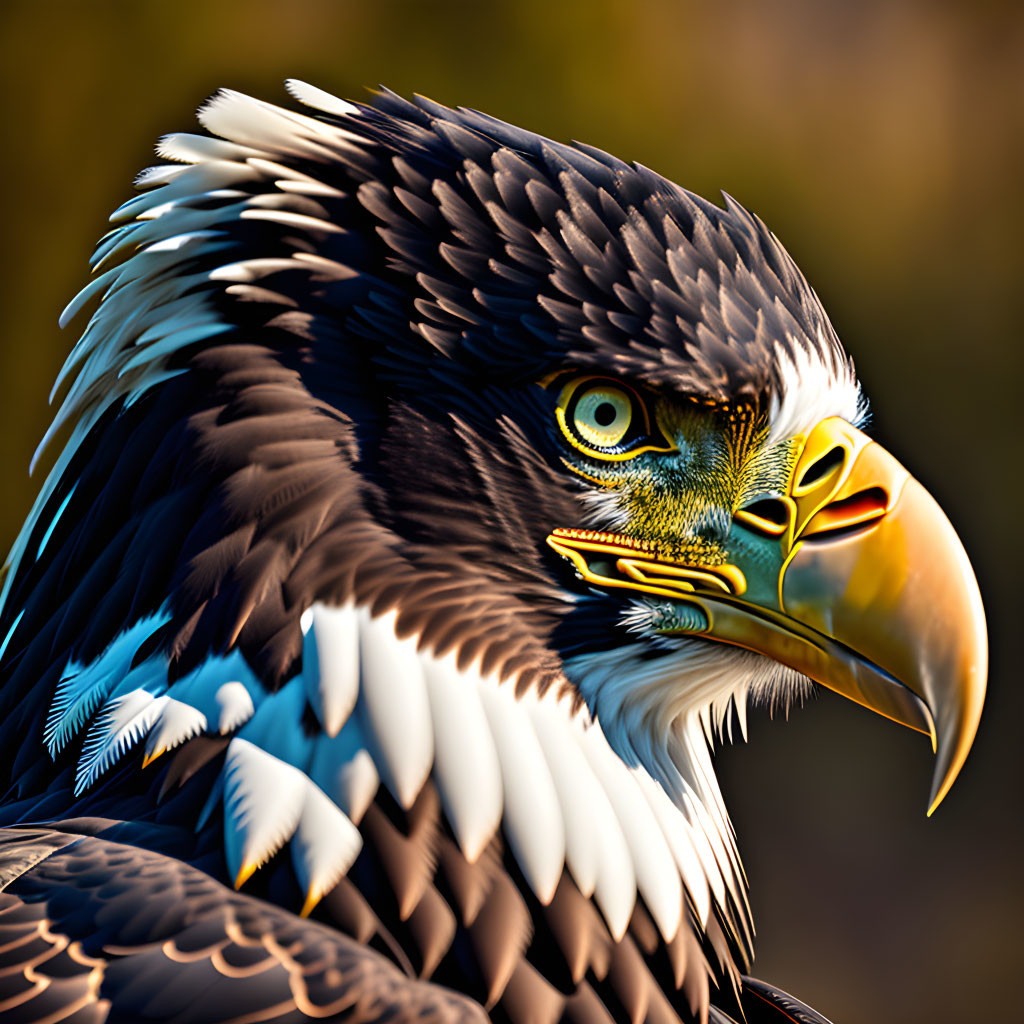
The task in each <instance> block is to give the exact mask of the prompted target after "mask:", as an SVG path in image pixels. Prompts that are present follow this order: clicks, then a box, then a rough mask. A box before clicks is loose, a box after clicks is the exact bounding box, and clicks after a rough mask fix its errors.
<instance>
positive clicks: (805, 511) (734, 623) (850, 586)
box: [548, 418, 988, 814]
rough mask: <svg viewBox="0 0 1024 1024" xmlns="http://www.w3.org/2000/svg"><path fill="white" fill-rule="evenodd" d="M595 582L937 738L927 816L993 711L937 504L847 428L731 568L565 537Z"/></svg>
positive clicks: (764, 519) (744, 514)
mask: <svg viewBox="0 0 1024 1024" xmlns="http://www.w3.org/2000/svg"><path fill="white" fill-rule="evenodd" d="M548 543H549V544H550V545H551V547H552V548H554V550H555V551H557V552H558V553H559V554H561V555H563V556H564V557H565V558H567V559H569V560H570V561H571V562H572V563H573V564H574V565H575V567H576V570H577V572H578V573H579V574H580V575H581V576H582V577H583V578H584V579H586V580H588V581H589V582H591V583H593V584H595V585H596V586H600V587H619V588H625V589H629V590H634V591H640V592H642V593H647V594H655V595H658V596H661V597H667V598H669V599H670V600H671V601H672V602H673V606H674V607H677V608H678V609H679V614H678V616H677V617H676V621H675V622H674V623H673V624H672V625H670V626H669V627H667V628H666V629H665V630H664V631H665V632H676V633H686V634H691V635H701V636H705V637H707V638H709V639H713V640H718V641H721V642H724V643H729V644H734V645H737V646H740V647H744V648H747V649H748V650H752V651H756V652H758V653H760V654H764V655H766V656H767V657H769V658H772V659H773V660H775V661H777V662H779V663H780V664H783V665H787V666H789V667H790V668H793V669H795V670H796V671H798V672H801V673H803V674H804V675H807V676H809V677H810V678H811V679H813V680H814V681H815V682H817V683H820V684H822V685H823V686H827V687H829V688H830V689H832V690H835V691H836V692H837V693H840V694H842V695H843V696H845V697H849V698H850V699H852V700H855V701H857V703H859V704H863V705H864V706H865V707H868V708H871V709H872V710H873V711H877V712H879V713H880V714H882V715H885V716H886V717H888V718H891V719H893V720H894V721H897V722H901V723H902V724H904V725H907V726H909V727H910V728H913V729H916V730H918V731H920V732H924V733H926V734H928V735H929V736H930V738H931V741H932V749H933V751H934V752H935V753H936V756H937V760H936V766H935V773H934V777H933V781H932V790H931V796H930V799H929V808H928V813H929V814H931V813H932V812H933V811H934V810H935V808H936V807H937V806H938V805H939V803H941V801H942V799H943V797H944V796H945V795H946V793H947V792H948V791H949V788H950V787H951V786H952V784H953V781H954V780H955V779H956V776H957V774H958V773H959V771H960V768H961V767H962V766H963V763H964V761H965V759H966V758H967V753H968V751H969V750H970V747H971V743H972V742H973V740H974V735H975V732H976V731H977V728H978V720H979V718H980V717H981V708H982V704H983V702H984V698H985V679H986V673H987V667H988V642H987V635H986V630H985V613H984V609H983V607H982V603H981V595H980V593H979V592H978V584H977V581H976V580H975V578H974V573H973V572H972V570H971V566H970V563H969V562H968V560H967V555H966V554H965V552H964V549H963V546H962V545H961V543H960V540H959V538H958V537H957V535H956V533H955V532H954V530H953V527H952V526H951V525H950V523H949V520H948V519H947V518H946V517H945V515H944V514H943V513H942V510H941V509H940V508H939V506H938V504H937V503H936V502H935V500H934V499H933V498H932V497H931V495H929V494H928V492H927V491H926V490H925V489H924V488H923V487H922V486H921V485H920V484H919V483H918V482H917V481H916V480H914V479H913V478H912V477H911V476H910V474H909V473H907V471H906V470H905V469H904V468H903V467H902V466H901V465H900V464H899V463H898V462H897V461H896V460H895V459H894V458H893V457H892V456H891V455H890V454H889V453H888V452H887V451H885V449H884V448H882V447H881V445H879V444H877V443H875V442H874V441H871V440H870V439H869V438H868V437H867V436H866V435H864V434H862V433H861V432H860V431H859V430H857V429H856V428H855V427H853V426H851V425H850V424H849V423H847V422H846V421H845V420H841V419H838V418H831V419H827V420H824V421H822V422H821V423H819V424H818V425H817V426H816V427H815V428H814V429H813V430H812V431H811V432H810V434H809V435H807V437H806V438H804V439H803V440H802V443H801V444H800V448H799V455H798V457H797V460H796V463H795V466H794V468H793V472H792V474H791V476H790V479H789V485H788V488H787V493H786V494H785V495H782V496H780V497H779V498H777V499H772V500H771V501H770V502H763V501H762V502H758V503H757V504H756V505H754V506H751V508H750V509H749V510H740V511H739V512H737V513H736V516H735V520H734V524H733V529H732V532H731V533H730V537H729V557H730V562H729V563H728V564H724V565H715V566H710V565H692V564H682V563H679V562H674V561H669V560H667V559H665V558H663V557H661V556H659V554H658V553H657V552H656V550H654V548H653V547H651V546H650V545H646V544H644V543H643V542H642V541H638V540H636V539H633V538H629V537H625V536H617V535H614V534H605V533H596V532H593V531H585V530H556V531H554V532H553V533H552V534H551V535H550V536H549V537H548Z"/></svg>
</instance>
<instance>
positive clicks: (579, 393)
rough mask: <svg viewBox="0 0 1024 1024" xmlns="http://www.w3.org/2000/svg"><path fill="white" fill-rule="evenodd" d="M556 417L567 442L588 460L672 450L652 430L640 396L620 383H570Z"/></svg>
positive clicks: (588, 380)
mask: <svg viewBox="0 0 1024 1024" xmlns="http://www.w3.org/2000/svg"><path fill="white" fill-rule="evenodd" d="M556 415H557V417H558V425H559V426H560V427H561V430H562V434H563V435H564V436H565V438H566V440H567V441H568V442H569V443H570V444H571V445H572V446H573V447H574V448H577V449H579V450H580V451H581V452H583V453H584V454H585V455H589V456H590V457H591V458H595V459H605V460H612V461H618V460H621V459H631V458H633V456H635V455H639V454H640V453H641V452H645V451H671V450H672V446H671V445H669V444H668V443H667V442H666V441H665V439H664V438H663V437H661V435H660V432H659V431H658V430H657V429H656V428H652V425H651V415H650V412H649V411H648V408H647V403H646V402H645V401H644V399H643V397H642V396H641V395H640V393H639V392H638V391H636V390H635V389H634V388H632V387H629V386H628V385H626V384H622V383H620V382H619V381H614V380H608V379H605V378H601V377H577V378H576V379H574V380H571V381H569V383H568V384H566V385H565V387H563V388H562V393H561V395H560V396H559V399H558V406H557V409H556ZM652 435H654V436H652Z"/></svg>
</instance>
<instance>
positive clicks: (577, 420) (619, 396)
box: [572, 384, 633, 448]
mask: <svg viewBox="0 0 1024 1024" xmlns="http://www.w3.org/2000/svg"><path fill="white" fill-rule="evenodd" d="M632 419H633V403H632V402H631V401H630V399H629V395H627V394H626V393H625V392H623V391H620V390H619V389H617V388H614V387H609V386H608V385H605V384H602V385H600V386H598V387H594V388H591V389H590V390H589V391H586V392H584V394H582V395H581V396H580V398H579V400H578V401H577V402H576V408H575V409H574V410H573V419H572V424H573V427H574V428H575V430H576V432H577V433H578V434H579V437H580V439H581V440H582V441H585V442H586V443H587V444H591V445H593V446H594V447H595V448H613V447H614V446H615V445H617V444H618V443H619V442H620V441H621V440H622V439H623V438H624V437H625V436H626V432H627V431H628V430H629V425H630V423H631V422H632Z"/></svg>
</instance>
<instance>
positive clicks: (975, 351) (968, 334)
mask: <svg viewBox="0 0 1024 1024" xmlns="http://www.w3.org/2000/svg"><path fill="white" fill-rule="evenodd" d="M0 31H2V39H0V82H2V89H0V106H2V118H3V122H2V123H3V137H4V140H5V141H4V153H3V160H2V163H0V175H2V192H0V195H2V196H3V220H2V224H3V245H4V250H3V256H2V257H0V259H2V273H0V290H2V295H0V302H2V309H3V312H4V323H3V335H2V337H0V467H2V469H3V472H4V475H3V481H4V483H3V489H2V503H0V506H2V507H0V545H2V546H5V547H6V546H7V545H8V544H9V542H10V541H11V540H12V539H13V537H14V534H15V532H16V530H17V527H18V525H19V523H20V521H21V519H22V517H23V516H24V514H25V512H26V511H27V509H28V506H29V504H30V501H31V498H32V495H33V493H34V489H35V487H36V486H37V483H38V481H30V480H29V478H28V475H27V466H28V461H29V458H30V455H31V452H32V450H33V448H34V446H35V443H36V441H37V440H38V438H39V437H40V436H41V435H42V433H43V431H44V429H45V426H46V423H47V421H48V417H49V415H50V410H49V409H48V408H47V405H46V394H47V392H48V390H49V387H50V383H51V381H52V380H53V378H54V376H55V374H56V372H57V370H58V368H59V366H60V364H61V362H62V360H63V358H64V355H65V354H66V352H67V351H68V350H69V348H70V346H71V344H72V342H73V340H74V338H73V336H71V335H70V334H64V335H62V334H61V333H60V332H59V331H58V330H57V327H56V317H57V313H58V312H59V310H60V309H61V307H62V306H63V305H64V303H65V302H66V301H67V300H68V299H69V298H70V296H71V295H72V294H73V293H74V292H75V291H76V290H77V288H78V287H79V286H80V285H81V284H82V283H83V282H84V280H85V275H86V265H85V261H86V257H87V255H88V253H89V251H90V250H91V247H92V244H93V242H94V240H95V239H96V238H97V237H98V236H99V235H100V234H101V233H102V232H103V231H104V230H105V217H106V214H107V212H108V211H109V210H111V209H112V208H113V207H114V206H116V205H117V204H118V203H120V202H121V201H122V200H123V199H124V198H125V197H126V196H127V194H128V192H129V184H130V181H131V178H132V176H133V174H134V173H135V171H136V170H138V169H139V168H141V167H143V166H145V165H146V164H147V163H148V162H150V159H151V152H152V149H151V147H152V143H153V141H154V140H155V138H156V137H157V136H158V135H159V134H161V133H163V132H167V131H172V130H182V129H184V130H187V129H189V128H191V127H192V126H193V120H192V112H193V110H194V108H195V107H196V106H197V105H198V104H199V103H200V102H201V101H202V100H203V99H204V98H205V97H206V96H207V95H208V94H209V93H211V92H212V91H213V90H214V89H216V88H217V87H219V86H221V85H230V86H234V87H237V88H242V89H246V90H250V91H254V92H256V93H258V94H259V95H261V96H263V97H265V98H269V99H280V98H282V97H283V95H284V94H283V89H282V88H281V85H280V82H281V80H282V79H283V78H284V77H286V76H297V77H301V78H306V79H308V80H310V81H312V82H315V83H316V84H319V85H320V86H322V87H324V88H327V89H330V90H332V91H336V92H339V93H342V94H348V95H355V96H359V95H360V94H361V92H360V91H361V89H362V87H363V86H364V85H374V84H376V83H378V82H383V83H385V84H387V85H389V86H390V87H391V88H393V89H395V90H397V91H399V92H404V93H411V92H416V91H418V92H422V93H425V94H427V95H429V96H431V97H432V98H434V99H437V100H440V101H443V102H446V103H449V104H464V105H467V106H473V107H477V108H479V109H483V110H486V111H488V112H489V113H492V114H494V115H496V116H498V117H501V118H504V119H506V120H510V121H513V122H516V123H519V124H522V125H524V126H526V127H529V128H532V129H534V130H536V131H539V132H541V133H543V134H546V135H549V136H552V137H554V138H556V139H573V138H576V139H580V140H582V141H585V142H588V143H591V144H593V145H597V146H600V147H602V148H604V149H607V150H610V151H612V152H614V153H616V154H617V155H619V156H621V157H624V158H626V159H632V160H637V161H639V162H641V163H644V164H646V165H648V166H650V167H653V168H655V169H656V170H658V171H660V172H661V173H663V174H665V175H667V176H668V177H670V178H673V179H675V180H677V181H679V182H680V183H682V184H684V185H686V186H688V187H689V188H691V189H694V190H695V191H698V192H701V193H703V194H704V195H707V196H709V197H712V198H714V197H716V196H717V193H718V190H719V189H724V190H726V191H728V192H729V193H730V194H732V195H734V196H736V197H737V198H738V199H739V200H740V201H741V202H743V203H744V204H745V205H747V206H748V207H750V208H751V209H753V210H755V211H756V212H757V213H759V214H760V215H761V216H762V217H763V218H764V219H765V220H766V221H767V222H768V224H769V225H770V226H771V227H772V228H773V229H774V230H775V232H776V233H777V234H778V235H779V237H780V238H781V239H782V240H783V242H784V243H785V244H786V245H787V247H788V248H789V250H790V252H791V253H792V254H793V255H794V257H795V258H796V259H797V262H798V263H799V264H800V265H801V267H802V268H803V270H804V272H805V273H806V274H807V276H808V278H809V279H810V280H811V282H812V284H813V285H814V286H815V287H816V288H817V290H818V292H819V294H820V295H821V297H822V299H823V301H824V303H825V306H826V308H827V309H828V310H829V311H830V314H831V316H832V319H833V322H834V323H835V325H836V328H837V330H838V331H839V334H840V336H841V337H842V338H843V339H844V340H845V342H846V344H847V346H848V347H849V349H850V350H851V352H852V353H853V354H854V356H855V359H856V361H857V365H858V368H859V370H860V374H861V377H862V379H863V381H864V383H865V385H866V388H867V390H868V392H869V394H870V396H871V398H872V401H873V406H874V411H875V419H874V430H875V433H876V435H877V436H878V437H879V438H880V439H881V440H882V441H883V442H884V443H886V444H887V445H888V446H889V447H890V448H891V449H892V450H893V451H894V452H895V454H896V455H897V456H898V457H899V458H900V459H901V460H902V461H904V462H905V463H906V464H907V465H908V466H909V467H911V468H912V469H913V471H914V472H915V473H916V475H917V476H918V477H919V478H920V479H921V480H923V481H924V482H925V484H926V485H927V486H929V487H930V488H931V489H932V490H933V492H934V493H935V494H936V496H937V497H938V498H939V500H940V502H941V503H942V504H943V505H944V506H945V508H946V509H947V511H948V513H949V515H950V518H951V519H952V520H953V522H954V523H955V524H957V527H958V529H959V530H960V532H961V536H962V537H963V540H964V543H965V545H966V547H967V550H968V552H969V553H970V555H971V557H972V559H973V560H974V563H975V566H976V568H977V572H978V576H979V579H980V581H981V586H982V591H983V594H984V596H985V599H986V604H987V608H988V614H989V619H990V625H991V636H992V642H993V659H992V673H991V680H990V696H989V701H988V705H987V709H986V713H985V717H984V720H983V721H982V725H981V730H980V732H979V735H978V740H977V743H976V747H975V751H974V753H973V754H972V755H971V758H970V760H969V761H968V763H967V765H966V768H965V770H964V772H963V774H962V776H961V779H960V781H959V783H958V784H957V786H956V787H954V789H953V791H952V793H951V795H950V796H949V798H948V799H947V800H946V803H945V804H944V806H943V807H942V808H941V809H940V811H939V812H938V813H937V815H936V816H935V817H934V818H933V819H932V820H930V821H926V820H925V817H924V803H925V798H926V795H927V789H928V777H929V772H930V756H929V751H928V748H927V744H926V743H924V742H923V741H922V740H921V739H920V738H919V737H918V736H916V735H914V734H911V733H909V732H905V731H903V730H900V729H899V728H897V727H896V726H894V725H891V724H889V723H887V722H885V721H883V720H881V719H879V718H876V717H874V716H871V715H869V714H868V713H867V712H864V711H862V710H860V709H858V708H856V707H855V706H853V705H850V704H847V703H845V702H843V701H841V700H839V699H838V698H833V697H831V696H830V695H827V694H826V695H823V696H822V697H821V698H820V699H817V700H815V701H813V702H812V703H811V704H810V705H808V706H807V707H805V708H804V709H802V710H799V711H795V712H794V713H793V714H792V715H791V721H790V722H789V723H788V724H783V723H778V722H776V723H770V722H769V721H768V719H767V717H766V716H764V715H756V716H754V719H753V722H752V736H751V742H750V744H749V745H747V746H742V747H737V748H729V749H726V750H725V751H723V752H722V754H721V756H720V758H719V766H720V775H721V777H722V783H723V789H724V791H725V795H726V799H727V801H728V803H729V804H730V806H731V809H732V812H733V818H734V821H735V824H736V828H737V831H738V833H739V837H740V845H741V849H742V851H743V853H744V856H745V860H746V864H747V869H748V873H749V876H750V882H751V891H752V901H753V907H754V912H755V916H756V918H757V921H758V924H759V941H758V950H759V955H758V960H757V963H756V966H755V971H756V973H758V974H759V975H760V976H761V977H764V978H766V979H768V980H771V981H773V982H775V983H776V984H779V985H781V986H783V987H784V988H787V989H790V990H791V991H793V992H794V993H795V994H797V995H799V996H800V997H802V998H803V999H805V1000H807V1001H808V1002H810V1003H811V1004H812V1005H814V1006H817V1007H819V1008H820V1009H821V1010H822V1011H823V1012H825V1013H826V1014H828V1015H829V1016H831V1017H833V1018H834V1019H835V1020H836V1021H837V1024H839V1022H857V1021H876V1020H877V1021H893V1022H901V1024H902V1022H905V1024H915V1022H945V1021H949V1022H952V1021H960V1020H980V1019H993V1020H996V1019H998V1020H1010V1019H1016V1018H1017V1017H1018V1016H1020V1014H1021V1011H1020V1009H1019V1003H1020V1000H1021V997H1020V995H1019V988H1018V983H1017V979H1018V977H1019V972H1020V958H1021V953H1022V947H1024V943H1022V930H1021V915H1022V912H1024V881H1022V878H1024V864H1022V857H1021V848H1022V839H1024V828H1022V818H1021V792H1022V788H1021V782H1022V772H1021V747H1022V743H1021V740H1020V739H1019V729H1020V724H1019V723H1020V721H1021V715H1022V712H1024V707H1022V694H1021V679H1020V675H1021V673H1020V668H1019V666H1018V655H1017V646H1018V644H1019V638H1020V635H1021V629H1022V627H1021V625H1020V617H1021V602H1020V583H1019V573H1020V569H1021V557H1020V555H1021V544H1020V536H1021V523H1020V499H1021V482H1020V481H1021V472H1022V459H1021V456H1020V428H1019V419H1020V412H1021V409H1022V406H1024V396H1022V394H1021V378H1022V373H1021V370H1022V366H1021V362H1022V361H1021V356H1020V350H1021V345H1020V337H1021V330H1022V295H1024V290H1022V288H1021V276H1022V273H1021V272H1022V269H1024V255H1022V250H1021V241H1020V238H1021V227H1022V225H1024V201H1022V184H1024V6H1022V5H1020V4H998V3H993V2H988V3H985V2H979V3H973V4H968V3H962V4H957V3H939V2H924V0H922V2H917V3H913V2H885V0H862V2H833V3H815V2H812V0H786V2H781V3H769V2H764V0H761V2H758V0H728V2H719V3H708V4H696V3H680V2H675V3H673V2H669V0H634V2H632V3H628V4H627V3H623V2H620V3H608V2H604V0H589V2H557V0H543V2H541V0H521V2H518V3H511V4H508V3H493V4H485V3H479V4H470V3H466V4H458V3H447V4H446V3H440V2H434V3H423V4H416V3H411V2H407V3H397V2H381V0H377V2H372V0H359V2H355V0H338V2H329V0H303V2H297V0H291V2H289V3H285V2H283V0H280V2H276V3H275V2H272V0H247V2H244V3H242V2H234V0H232V2H227V0H207V2H204V3H196V2H184V0H178V2H176V3H167V2H161V3H156V2H139V0H136V2H131V3H129V2H117V0H102V2H101V0H93V2H90V3H86V2H81V3H76V2H71V0H64V2H58V0H32V2H24V0H6V2H5V4H4V6H3V8H2V10H0ZM1014 1007H1018V1008H1017V1009H1016V1010H1014ZM986 1014H989V1015H991V1016H990V1017H986Z"/></svg>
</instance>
